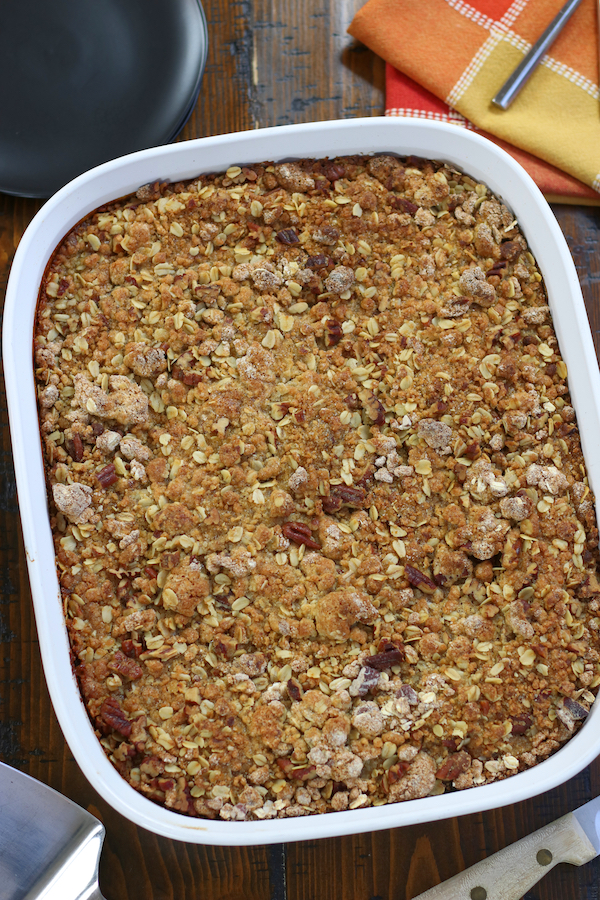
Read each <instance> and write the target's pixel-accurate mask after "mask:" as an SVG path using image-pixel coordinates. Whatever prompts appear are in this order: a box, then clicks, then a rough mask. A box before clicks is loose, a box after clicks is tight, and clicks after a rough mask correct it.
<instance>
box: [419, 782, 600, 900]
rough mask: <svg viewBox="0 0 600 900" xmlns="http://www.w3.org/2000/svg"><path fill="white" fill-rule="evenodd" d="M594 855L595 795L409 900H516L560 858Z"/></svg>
mask: <svg viewBox="0 0 600 900" xmlns="http://www.w3.org/2000/svg"><path fill="white" fill-rule="evenodd" d="M599 854H600V797H596V798H595V799H594V800H590V802H589V803H586V804H585V805H584V806H580V807H579V809H576V810H575V811H574V812H571V813H567V815H566V816H563V817H562V818H561V819H557V820H556V821H555V822H550V824H549V825H545V826H544V827H543V828H540V829H539V831H534V833H533V834H528V835H527V837H524V838H522V839H521V840H520V841H517V842H516V843H515V844H510V845H509V846H508V847H505V848H504V849H503V850H499V851H498V853H494V854H493V855H492V856H488V857H487V859H482V860H481V862H478V863H475V865H474V866H471V868H470V869H465V871H464V872H460V873H459V874H458V875H455V876H454V877H453V878H449V879H448V881H444V882H442V884H438V885H437V886H436V887H433V888H431V889H430V890H428V891H425V893H424V894H419V896H418V897H415V898H414V900H519V898H520V897H522V896H523V895H524V894H525V893H526V892H527V891H528V890H529V889H530V888H532V887H533V885H534V884H537V882H538V881H539V880H540V878H542V877H543V876H544V875H545V874H546V872H548V871H549V870H550V869H553V868H554V866H556V865H557V864H558V863H560V862H567V863H571V864H572V865H574V866H581V865H583V863H586V862H589V861H590V860H591V859H594V857H596V856H598V855H599Z"/></svg>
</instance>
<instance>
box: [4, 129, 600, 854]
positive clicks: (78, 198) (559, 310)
mask: <svg viewBox="0 0 600 900" xmlns="http://www.w3.org/2000/svg"><path fill="white" fill-rule="evenodd" d="M385 152H392V153H394V154H396V155H401V156H405V155H417V156H424V157H427V158H431V159H436V160H440V161H446V162H450V163H451V164H452V165H454V166H457V167H459V168H461V169H462V170H464V171H465V172H466V173H467V174H469V175H472V176H474V177H476V178H478V179H480V180H482V181H484V182H485V183H486V184H487V185H488V186H489V187H490V189H491V190H492V191H493V193H494V194H495V195H496V196H499V197H501V199H502V200H503V201H504V202H505V203H506V204H507V206H509V208H511V209H512V210H513V212H514V213H515V216H516V218H517V219H518V221H519V224H520V226H521V228H522V230H523V233H524V234H525V236H526V238H527V241H528V244H529V246H530V248H531V251H532V252H533V254H534V255H535V257H536V259H537V261H538V264H539V266H540V270H541V271H542V272H543V275H544V281H545V284H546V288H547V292H548V301H549V304H550V307H551V309H552V313H553V318H554V325H555V328H556V332H557V336H558V339H559V344H560V346H561V351H562V353H563V357H564V358H565V360H566V362H567V365H568V367H569V371H570V373H571V378H570V381H569V386H570V389H571V396H572V399H573V405H574V406H575V408H576V410H577V413H578V421H579V426H580V433H581V438H582V444H583V449H584V456H585V458H586V465H587V467H588V475H589V477H590V482H591V484H592V488H593V487H594V486H595V487H596V490H595V493H596V495H597V496H598V495H599V494H600V459H599V460H597V461H596V460H595V459H594V457H593V450H594V447H598V446H600V405H599V403H598V400H597V399H596V400H594V398H600V373H599V372H598V364H597V361H596V354H595V350H594V345H593V341H592V337H591V331H590V327H589V324H588V319H587V314H586V311H585V305H584V302H583V296H582V293H581V288H580V285H579V280H578V277H577V272H576V270H575V266H574V263H573V260H572V258H571V255H570V252H569V249H568V246H567V243H566V241H565V238H564V236H563V234H562V232H561V230H560V228H559V226H558V223H557V222H556V219H555V218H554V216H553V214H552V211H551V210H550V207H549V206H548V204H547V203H546V201H545V199H544V198H543V195H542V194H541V192H540V191H539V189H538V188H537V186H536V185H535V184H534V182H533V181H532V179H531V178H530V177H529V175H527V173H526V172H525V171H524V170H523V169H522V168H521V167H520V166H519V164H518V163H516V162H515V161H514V160H513V159H512V157H510V156H509V155H508V154H507V153H505V151H503V150H501V149H500V148H499V147H497V146H496V145H495V144H493V143H492V142H490V141H488V140H487V139H486V138H483V137H481V136H479V135H477V134H474V133H473V132H470V131H468V130H467V129H463V128H461V127H460V126H457V125H453V124H446V123H439V122H431V121H422V120H412V119H398V118H394V119H392V118H366V119H347V120H331V121H328V122H315V123H305V124H301V125H288V126H281V127H275V128H265V129H261V130H256V131H246V132H238V133H233V134H228V135H220V136H216V137H209V138H200V139H197V140H194V141H189V142H181V143H178V144H173V145H168V146H161V147H156V148H151V149H149V150H142V151H138V152H136V153H132V154H129V155H128V156H125V157H120V158H118V159H116V160H112V161H110V162H108V163H104V164H102V165H101V166H98V167H96V168H94V169H91V170H90V171H88V172H86V173H83V174H82V175H80V176H78V177H77V178H76V179H74V180H73V181H72V182H70V183H69V184H68V185H66V186H65V187H63V188H61V190H60V191H58V192H57V193H56V194H55V195H54V196H53V197H52V198H51V199H50V200H49V201H48V202H47V203H46V204H45V205H44V206H43V207H42V209H41V210H40V211H39V212H38V214H37V215H36V216H35V218H34V219H33V220H32V222H31V224H30V225H29V227H28V228H27V230H26V231H25V234H24V235H23V238H22V240H21V243H20V244H19V247H18V248H17V251H16V254H15V258H14V261H13V265H12V269H11V272H10V277H9V281H8V287H7V293H6V303H5V312H4V324H3V358H4V370H5V381H6V392H7V400H8V411H9V423H10V433H11V441H12V446H13V455H14V462H15V474H16V482H17V491H18V497H19V506H20V513H21V521H22V526H23V537H24V542H25V552H26V556H27V563H28V570H29V578H30V584H31V592H32V599H33V605H34V612H35V619H36V625H37V630H38V635H39V642H40V651H41V655H42V663H43V668H44V673H45V676H46V680H47V684H48V689H49V692H50V696H51V699H52V703H53V706H54V710H55V712H56V715H57V718H58V721H59V724H60V726H61V729H62V731H63V733H64V736H65V739H66V741H67V743H68V745H69V747H70V749H71V751H72V753H73V755H74V757H75V760H76V762H77V763H78V764H79V766H80V768H81V769H82V771H83V773H84V774H85V776H86V777H87V778H88V780H89V781H90V782H91V784H92V785H93V787H94V788H95V789H96V790H97V791H98V792H99V793H100V794H101V796H103V798H104V799H105V800H106V801H107V802H108V803H109V804H110V805H111V806H113V807H114V808H115V809H116V810H117V811H118V812H120V813H121V814H122V815H124V816H126V817H127V818H129V819H130V820H132V821H133V822H135V823H136V824H138V825H140V826H142V827H144V828H146V829H148V830H150V831H152V832H155V833H157V834H160V835H163V836H165V837H170V838H174V839H177V840H182V841H187V842H191V843H206V844H213V845H228V846H244V845H256V844H268V843H281V842H288V841H298V840H308V839H314V838H321V837H334V836H340V835H349V834H355V833H361V832H366V831H377V830H381V829H385V828H394V827H399V826H403V825H409V824H416V823H424V822H428V821H432V820H435V819H439V818H448V817H451V816H456V815H466V814H469V813H474V812H482V811H484V810H487V809H492V808H496V807H501V806H506V805H508V804H511V803H515V802H518V801H520V800H525V799H528V798H531V797H533V796H535V795H537V794H540V793H542V792H544V791H546V790H549V789H551V788H553V787H555V786H557V785H558V784H561V783H562V782H564V781H566V780H568V779H569V778H571V777H572V776H574V775H575V774H577V773H578V772H579V771H580V770H581V769H583V768H584V767H585V766H586V765H587V764H588V763H589V762H590V761H591V760H592V759H593V758H594V757H595V756H596V755H597V750H596V749H595V745H596V744H599V743H600V742H599V740H598V739H599V738H600V734H598V733H597V732H600V710H599V709H598V708H597V705H594V706H593V707H592V710H591V713H590V715H589V717H588V719H587V721H586V723H585V724H584V726H583V727H582V728H581V729H580V730H579V731H578V732H577V733H576V734H575V735H574V736H573V737H572V738H571V739H570V740H569V741H568V742H567V743H566V744H564V745H563V746H562V747H561V748H560V749H559V750H557V751H556V752H555V753H554V754H553V755H552V756H550V757H549V758H547V759H546V760H544V761H542V762H540V763H537V764H536V765H535V766H533V767H532V768H530V769H527V770H526V771H524V772H520V773H518V774H516V775H512V776H510V777H509V778H508V779H505V780H502V781H499V782H494V783H492V784H487V785H480V786H478V787H477V788H471V789H468V790H465V791H460V792H455V793H450V794H442V795H440V796H437V797H425V798H421V799H418V800H409V801H404V802H400V803H393V804H387V805H384V806H379V807H368V808H366V809H356V810H348V811H345V812H330V813H319V814H314V815H309V816H306V817H300V818H290V819H279V818H276V819H271V820H263V821H259V820H252V821H248V822H225V821H223V820H220V819H216V820H206V819H196V818H191V817H188V816H185V815H182V814H180V813H176V812H173V811H171V810H168V809H166V808H165V807H162V806H159V805H157V804H155V803H154V802H153V801H151V800H149V799H147V798H146V797H144V796H143V795H141V794H140V793H138V792H137V791H135V789H134V788H132V787H131V786H130V785H129V784H128V783H127V782H126V781H125V779H124V778H123V777H122V776H121V775H120V774H119V773H118V772H117V770H116V769H115V768H114V767H113V766H112V764H111V763H110V762H109V760H108V757H107V756H106V755H105V752H104V750H103V749H102V747H101V744H100V742H99V740H98V739H97V737H96V735H95V733H94V731H93V729H92V726H91V723H90V720H89V718H88V715H87V712H86V710H85V707H84V704H83V701H82V698H81V695H80V692H79V688H78V685H77V682H76V678H75V675H74V673H73V670H72V666H71V661H70V649H69V643H68V638H67V632H66V627H65V625H64V620H63V613H62V601H61V596H60V589H59V586H58V579H57V575H56V568H55V559H54V549H53V544H52V536H51V531H50V527H49V521H48V515H47V506H46V507H45V508H44V515H41V514H40V512H41V510H40V500H39V496H40V493H41V495H42V496H43V497H44V500H46V497H47V494H46V483H45V476H44V468H43V460H42V453H41V446H40V441H39V426H38V416H37V405H36V393H35V384H34V376H33V366H32V365H31V346H32V338H33V324H34V315H35V308H36V304H37V298H38V291H39V285H40V282H41V279H42V277H43V273H44V271H45V267H46V265H47V262H48V260H49V258H50V256H51V255H52V253H53V252H54V250H55V249H56V247H57V246H58V244H59V243H60V241H61V240H62V238H63V237H64V236H65V235H66V234H67V233H68V232H69V230H70V229H71V228H72V227H73V226H74V225H75V224H76V223H77V222H78V221H80V220H81V219H82V218H84V217H85V216H86V215H87V214H88V213H89V212H91V211H93V210H94V209H96V208H97V207H99V206H101V205H102V204H103V203H106V202H108V201H110V200H114V199H117V198H119V197H122V196H126V195H127V194H129V193H131V192H133V191H135V190H136V189H137V188H138V187H139V186H140V185H142V184H145V183H148V182H151V181H154V180H156V179H161V180H164V179H165V176H166V175H167V174H170V176H171V177H170V180H172V181H186V180H188V179H192V178H194V177H195V176H196V175H198V174H200V173H201V172H203V171H222V170H225V169H226V168H227V167H228V166H230V165H233V164H240V163H241V164H251V163H253V162H254V163H256V162H258V161H261V160H265V159H271V160H284V159H292V158H297V159H298V158H303V157H307V156H310V157H324V156H335V155H343V154H352V153H385ZM534 226H535V227H534ZM586 448H587V450H588V451H589V452H586ZM597 512H598V506H597ZM52 597H54V600H55V601H56V602H55V603H53V601H52Z"/></svg>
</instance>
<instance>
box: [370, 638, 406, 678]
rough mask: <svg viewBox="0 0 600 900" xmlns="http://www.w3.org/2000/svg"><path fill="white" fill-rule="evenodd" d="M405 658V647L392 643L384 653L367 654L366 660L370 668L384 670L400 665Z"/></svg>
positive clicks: (378, 670)
mask: <svg viewBox="0 0 600 900" xmlns="http://www.w3.org/2000/svg"><path fill="white" fill-rule="evenodd" d="M405 658H406V654H405V652H404V647H397V646H395V645H394V644H390V645H389V649H387V648H386V649H385V650H384V651H383V653H375V655H374V656H367V658H366V659H365V661H364V662H365V665H367V666H369V668H371V669H375V670H376V671H377V672H383V671H384V670H385V669H391V668H392V666H399V665H400V663H401V662H404V659H405Z"/></svg>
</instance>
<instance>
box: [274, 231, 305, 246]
mask: <svg viewBox="0 0 600 900" xmlns="http://www.w3.org/2000/svg"><path fill="white" fill-rule="evenodd" d="M275 240H277V241H279V243H280V244H297V243H298V241H299V240H300V238H299V237H298V235H297V234H296V232H295V230H294V229H293V228H283V229H282V230H281V231H278V232H277V234H276V235H275Z"/></svg>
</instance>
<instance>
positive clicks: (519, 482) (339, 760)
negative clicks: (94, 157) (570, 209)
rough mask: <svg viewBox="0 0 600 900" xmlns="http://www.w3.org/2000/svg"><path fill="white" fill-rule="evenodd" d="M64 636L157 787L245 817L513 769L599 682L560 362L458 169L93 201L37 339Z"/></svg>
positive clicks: (535, 283) (257, 172) (276, 179)
mask: <svg viewBox="0 0 600 900" xmlns="http://www.w3.org/2000/svg"><path fill="white" fill-rule="evenodd" d="M35 348H36V349H35V358H36V370H35V371H36V378H37V384H38V391H39V405H40V420H41V430H42V434H43V439H44V446H45V457H46V464H47V474H48V485H49V492H50V496H51V498H52V501H53V503H52V510H53V512H52V517H51V519H52V528H53V532H54V540H55V546H56V557H57V566H58V571H59V575H60V581H61V587H62V594H63V598H64V609H65V615H66V619H67V624H68V629H69V634H70V640H71V646H72V653H73V661H74V666H75V670H76V673H77V676H78V679H79V683H80V685H81V690H82V694H83V697H84V699H85V703H86V706H87V709H88V711H89V715H90V717H91V719H92V721H93V722H94V724H95V728H96V729H97V734H98V736H99V738H100V740H101V743H102V745H103V747H104V749H105V751H106V753H107V754H108V757H109V759H110V760H111V762H112V763H113V764H114V765H115V766H116V768H117V769H118V770H119V772H121V774H122V775H123V777H124V778H125V779H127V781H128V782H129V783H130V784H131V785H133V786H134V787H135V788H136V789H137V790H139V791H141V792H142V794H144V795H145V796H147V797H149V798H150V799H152V800H155V801H157V802H159V803H163V804H165V805H166V806H167V807H168V808H170V809H173V810H176V811H179V812H181V813H185V814H188V815H192V816H205V817H210V818H215V817H219V816H220V817H221V818H222V819H226V820H232V821H239V820H248V819H269V818H273V817H277V816H278V817H289V816H303V815H308V814H311V813H320V812H327V811H331V810H345V809H357V808H364V807H368V806H378V805H381V804H384V803H389V802H395V801H399V800H409V799H413V798H417V797H424V796H426V795H432V794H441V793H443V792H444V791H447V790H452V789H453V788H458V789H462V788H468V787H471V786H473V785H481V784H485V783H489V782H492V781H496V780H499V779H503V778H505V777H507V776H508V775H511V774H513V773H515V772H517V771H520V770H523V769H527V768H528V767H530V766H532V765H534V764H535V763H536V761H539V760H541V759H543V758H544V757H546V756H548V754H549V753H551V752H552V751H553V750H555V749H556V748H558V747H559V745H560V744H561V743H562V742H564V741H565V740H567V739H568V738H569V737H570V736H571V735H572V734H573V732H574V731H575V730H576V729H577V727H578V726H579V725H580V724H581V720H583V719H584V718H585V716H586V715H587V713H588V711H589V708H590V705H591V703H592V702H593V700H594V693H593V692H592V689H593V688H595V687H597V686H598V684H599V683H600V674H599V673H600V666H599V660H600V656H599V653H598V644H599V638H598V630H599V626H600V618H599V617H598V611H599V608H600V603H599V600H600V586H599V583H598V580H597V576H596V561H597V542H598V532H597V529H596V522H595V515H594V505H593V497H592V495H591V494H590V491H589V488H588V484H587V479H586V474H585V468H584V463H583V458H582V454H581V447H580V441H579V435H578V430H577V426H576V424H575V413H574V411H573V408H572V407H571V405H570V402H569V394H568V388H567V383H566V378H567V370H566V366H565V364H564V362H563V360H562V358H561V355H560V352H559V349H558V346H557V341H556V337H555V333H554V329H553V327H552V322H551V320H550V315H549V310H548V306H547V305H546V294H545V290H544V285H543V281H542V277H541V275H540V273H539V272H538V270H537V267H536V263H535V260H534V258H533V256H532V255H531V253H530V252H529V250H528V248H527V243H526V241H525V238H524V237H523V235H522V234H521V232H520V230H519V226H518V224H517V222H515V221H514V219H513V216H512V214H511V213H510V211H509V210H508V209H507V208H506V207H505V206H503V205H502V204H501V203H500V202H499V201H498V199H496V198H495V197H494V196H492V195H491V194H490V193H489V191H488V189H487V188H486V186H485V185H483V184H477V183H476V182H475V181H473V180H472V179H471V178H469V177H468V176H466V175H463V174H461V173H459V172H457V171H454V170H453V169H452V168H450V167H448V166H446V165H440V164H437V163H433V162H429V161H425V160H421V159H415V158H408V159H396V158H393V157H390V156H376V157H370V158H369V157H360V156H359V157H346V158H340V159H334V160H303V161H301V162H298V163H284V164H281V165H270V164H263V165H257V166H252V167H245V168H240V167H238V166H233V167H231V168H230V169H228V170H227V172H226V173H224V174H219V175H203V176H202V177H199V178H198V179H197V180H195V181H193V182H192V183H189V184H162V183H156V184H153V185H146V186H144V187H143V188H141V189H140V190H139V191H138V193H137V197H133V198H129V199H126V200H124V201H120V202H116V203H114V204H111V205H108V206H106V207H103V208H102V209H100V210H98V211H96V212H94V213H93V214H92V215H90V216H89V217H88V218H87V219H86V220H85V221H84V222H82V223H81V224H79V225H78V226H77V227H76V228H75V229H74V230H73V231H72V232H71V233H70V234H69V235H68V236H67V237H66V238H65V240H64V242H63V243H62V245H61V246H60V248H59V249H58V250H57V252H56V253H55V255H54V257H53V259H52V261H51V263H50V265H49V268H48V271H47V275H46V278H45V280H44V283H43V286H42V291H41V298H40V303H39V310H38V317H37V327H36V338H35Z"/></svg>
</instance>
